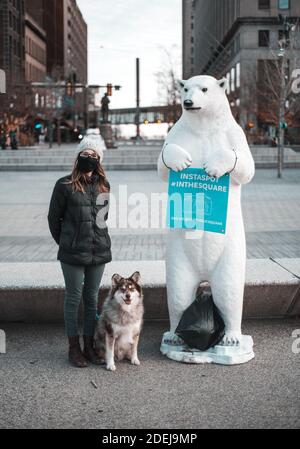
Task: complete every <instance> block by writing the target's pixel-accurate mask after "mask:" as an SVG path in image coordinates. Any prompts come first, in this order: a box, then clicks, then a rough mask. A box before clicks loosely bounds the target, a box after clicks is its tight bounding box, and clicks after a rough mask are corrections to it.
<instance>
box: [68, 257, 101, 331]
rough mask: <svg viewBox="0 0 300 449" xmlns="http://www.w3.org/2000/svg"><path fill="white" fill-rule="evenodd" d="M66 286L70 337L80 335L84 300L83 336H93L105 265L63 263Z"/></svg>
mask: <svg viewBox="0 0 300 449" xmlns="http://www.w3.org/2000/svg"><path fill="white" fill-rule="evenodd" d="M61 267H62V271H63V275H64V278H65V284H66V293H65V303H64V318H65V326H66V331H67V335H68V337H74V336H75V335H78V310H79V305H80V301H81V298H83V307H84V320H83V335H87V336H93V335H94V329H95V318H96V313H97V303H98V293H99V288H100V282H101V279H102V275H103V271H104V268H105V265H92V266H83V265H69V264H66V263H63V262H61Z"/></svg>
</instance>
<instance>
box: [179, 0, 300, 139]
mask: <svg viewBox="0 0 300 449" xmlns="http://www.w3.org/2000/svg"><path fill="white" fill-rule="evenodd" d="M190 3H191V2H190V1H189V0H183V5H184V9H185V10H186V11H187V10H188V9H189V7H190V6H189V5H190ZM280 14H281V15H283V16H287V17H288V20H289V21H290V22H291V23H297V22H298V23H299V20H300V1H298V0H253V1H249V0H210V1H207V0H194V2H193V14H192V15H190V27H193V31H194V35H193V43H192V42H191V37H190V31H189V28H190V27H189V26H188V23H185V22H187V18H186V16H184V18H183V33H184V37H183V38H184V41H186V43H187V45H189V46H190V50H188V49H185V50H184V56H185V55H188V53H189V52H191V51H193V56H194V57H193V62H194V65H193V70H191V75H192V76H194V75H200V74H208V75H212V76H215V77H218V78H221V77H223V76H225V77H227V79H228V84H229V88H228V93H229V98H230V102H231V106H232V108H233V112H234V114H235V115H236V117H237V119H238V120H239V121H240V123H241V125H242V126H243V127H244V128H245V129H246V130H247V127H248V128H249V127H251V128H252V130H250V129H248V131H249V135H250V137H253V141H257V142H256V143H259V141H260V140H259V139H261V141H262V142H263V140H264V139H265V138H268V137H272V136H273V137H275V133H276V123H275V122H274V119H272V118H271V111H270V109H271V103H269V104H267V103H264V104H262V102H261V104H259V99H258V95H257V92H258V88H259V84H260V83H261V82H266V76H267V74H271V75H272V70H273V72H274V73H273V75H275V70H274V67H275V65H276V66H277V68H278V61H279V60H280V59H279V58H280V55H279V50H280V41H281V39H282V38H283V36H284V29H283V25H281V23H280V20H279V15H280ZM296 34H297V35H299V33H298V31H296ZM296 40H297V39H296ZM297 48H298V56H299V54H300V52H299V47H297ZM192 49H193V50H192ZM287 54H288V65H289V68H288V69H289V72H290V73H292V70H293V68H296V66H297V64H299V60H298V56H297V51H296V52H294V53H293V54H292V50H291V49H289V48H288V49H287ZM187 58H188V56H186V57H184V59H183V60H184V64H187V65H186V67H187V69H185V68H184V70H183V71H184V73H186V74H189V64H188V63H187ZM267 66H268V70H267V71H266V67H267ZM278 89H280V86H278ZM248 125H249V126H248Z"/></svg>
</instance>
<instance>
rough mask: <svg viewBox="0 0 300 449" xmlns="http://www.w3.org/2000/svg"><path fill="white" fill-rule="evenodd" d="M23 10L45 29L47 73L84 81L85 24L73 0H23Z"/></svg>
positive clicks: (65, 78)
mask: <svg viewBox="0 0 300 449" xmlns="http://www.w3.org/2000/svg"><path fill="white" fill-rule="evenodd" d="M26 10H27V12H28V14H29V15H30V16H31V17H33V18H34V20H35V21H36V23H38V24H39V25H40V26H41V28H43V29H44V30H45V32H46V40H47V75H48V76H49V77H50V78H52V79H53V80H57V81H58V80H64V81H72V82H79V83H83V84H86V83H87V24H86V22H85V20H84V18H83V16H82V14H81V12H80V9H79V8H78V5H77V2H76V0H26Z"/></svg>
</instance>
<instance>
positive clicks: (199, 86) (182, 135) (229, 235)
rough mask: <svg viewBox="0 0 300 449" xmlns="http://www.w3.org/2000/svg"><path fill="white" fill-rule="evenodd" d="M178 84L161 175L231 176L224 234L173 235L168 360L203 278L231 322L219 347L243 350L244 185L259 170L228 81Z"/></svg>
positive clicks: (169, 265) (174, 231) (182, 231)
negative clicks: (178, 106)
mask: <svg viewBox="0 0 300 449" xmlns="http://www.w3.org/2000/svg"><path fill="white" fill-rule="evenodd" d="M179 84H180V88H181V93H182V106H183V114H182V117H181V118H180V120H179V121H178V122H177V123H176V124H175V126H174V127H173V128H172V129H171V131H170V133H169V134H168V136H167V139H166V142H165V145H164V147H163V150H162V152H161V154H160V156H159V160H158V172H159V175H160V177H161V178H162V179H163V180H164V181H168V178H169V171H170V170H174V171H177V172H178V171H182V170H184V169H186V168H188V167H191V168H204V169H205V171H206V172H207V173H208V174H209V175H210V176H213V177H215V178H220V177H221V176H223V175H224V174H226V173H230V177H231V178H230V191H229V199H228V213H227V230H226V234H225V235H223V234H218V233H210V232H204V231H198V230H197V231H194V230H189V231H187V230H185V229H172V230H169V232H168V236H167V252H166V281H167V294H168V308H169V315H170V332H167V333H166V334H164V337H163V341H162V345H163V346H164V349H165V351H164V353H165V354H166V355H167V352H168V351H169V350H171V349H172V348H174V349H175V350H178V351H179V348H184V344H183V341H182V340H181V339H180V338H179V337H178V336H176V334H175V330H176V328H177V325H178V323H179V321H180V318H181V316H182V314H183V312H184V311H185V310H186V309H187V308H188V307H189V305H190V304H191V303H192V302H193V301H194V299H195V295H196V291H197V288H198V287H199V284H200V283H201V282H202V281H209V283H210V286H211V290H212V294H213V298H214V302H215V304H216V306H217V307H218V309H219V311H220V313H221V315H222V317H223V319H224V322H225V336H224V339H223V341H222V343H221V344H222V345H223V346H231V347H232V346H235V347H236V346H240V344H241V343H242V339H243V337H246V336H242V332H241V321H242V309H243V294H244V284H245V265H246V243H245V231H244V224H243V217H242V209H241V186H242V185H243V184H246V183H248V182H250V181H251V179H252V178H253V176H254V172H255V167H254V161H253V158H252V155H251V152H250V149H249V146H248V143H247V140H246V137H245V134H244V132H243V130H242V128H241V127H240V126H239V125H238V124H237V122H236V121H235V119H234V117H233V115H232V113H231V109H230V105H229V102H228V99H227V96H226V89H227V80H226V79H222V80H220V81H218V80H216V79H215V78H213V77H211V76H195V77H193V78H191V79H189V80H188V81H179ZM249 338H250V339H251V337H249ZM251 340H252V339H251ZM162 352H163V351H162ZM250 352H251V351H250ZM253 356H254V355H253ZM250 358H252V357H250ZM178 360H179V359H178ZM180 361H183V360H180ZM233 364H234V363H233Z"/></svg>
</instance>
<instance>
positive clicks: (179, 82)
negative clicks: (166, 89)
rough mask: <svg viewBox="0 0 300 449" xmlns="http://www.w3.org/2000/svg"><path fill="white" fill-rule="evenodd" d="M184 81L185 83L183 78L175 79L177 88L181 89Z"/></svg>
mask: <svg viewBox="0 0 300 449" xmlns="http://www.w3.org/2000/svg"><path fill="white" fill-rule="evenodd" d="M185 83H186V81H184V80H177V84H178V87H179V89H183V88H184V86H185Z"/></svg>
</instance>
